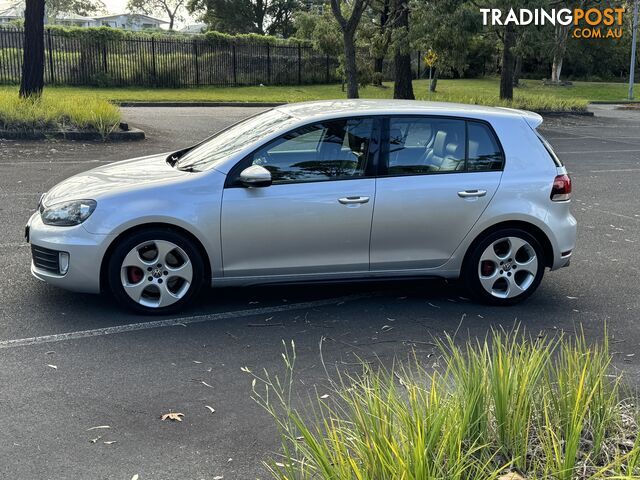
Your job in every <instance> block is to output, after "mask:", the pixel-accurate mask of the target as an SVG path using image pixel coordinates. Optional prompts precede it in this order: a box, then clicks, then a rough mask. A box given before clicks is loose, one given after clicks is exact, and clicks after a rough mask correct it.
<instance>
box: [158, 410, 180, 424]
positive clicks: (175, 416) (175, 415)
mask: <svg viewBox="0 0 640 480" xmlns="http://www.w3.org/2000/svg"><path fill="white" fill-rule="evenodd" d="M182 417H184V413H178V412H169V413H165V414H164V415H162V417H160V418H161V419H162V420H174V421H176V422H181V421H182Z"/></svg>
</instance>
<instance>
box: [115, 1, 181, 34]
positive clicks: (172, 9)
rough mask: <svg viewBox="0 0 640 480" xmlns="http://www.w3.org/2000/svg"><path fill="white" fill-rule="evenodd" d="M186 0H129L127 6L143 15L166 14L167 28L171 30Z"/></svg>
mask: <svg viewBox="0 0 640 480" xmlns="http://www.w3.org/2000/svg"><path fill="white" fill-rule="evenodd" d="M186 1H187V0H129V2H128V4H127V6H128V8H129V10H131V11H132V12H141V13H144V14H145V15H158V14H162V15H166V16H167V18H169V30H173V26H174V24H175V21H176V20H180V19H181V18H180V16H179V13H180V11H181V10H182V9H183V8H184V6H185V4H186Z"/></svg>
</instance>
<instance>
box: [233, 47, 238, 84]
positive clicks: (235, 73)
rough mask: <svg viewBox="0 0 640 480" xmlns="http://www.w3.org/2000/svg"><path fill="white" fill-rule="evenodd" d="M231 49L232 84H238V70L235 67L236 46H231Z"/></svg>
mask: <svg viewBox="0 0 640 480" xmlns="http://www.w3.org/2000/svg"><path fill="white" fill-rule="evenodd" d="M231 51H232V52H233V85H234V86H237V85H238V72H237V68H236V46H235V45H232V46H231Z"/></svg>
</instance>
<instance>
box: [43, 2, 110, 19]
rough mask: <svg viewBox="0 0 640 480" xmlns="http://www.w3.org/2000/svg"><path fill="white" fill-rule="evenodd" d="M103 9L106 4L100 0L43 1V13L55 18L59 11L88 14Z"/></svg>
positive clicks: (104, 9) (102, 10)
mask: <svg viewBox="0 0 640 480" xmlns="http://www.w3.org/2000/svg"><path fill="white" fill-rule="evenodd" d="M104 11H106V6H105V4H104V3H103V2H102V1H101V0H47V1H46V2H45V14H46V16H47V18H51V19H55V18H56V17H57V16H58V15H59V14H61V13H75V14H76V15H83V16H90V15H94V14H95V13H98V12H104Z"/></svg>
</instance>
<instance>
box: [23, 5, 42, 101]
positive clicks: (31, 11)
mask: <svg viewBox="0 0 640 480" xmlns="http://www.w3.org/2000/svg"><path fill="white" fill-rule="evenodd" d="M23 55H24V57H23V61H22V78H21V79H20V96H21V97H22V98H27V97H39V96H40V95H41V94H42V89H43V88H44V0H27V1H26V5H25V11H24V48H23Z"/></svg>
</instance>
